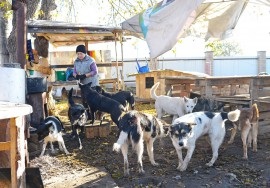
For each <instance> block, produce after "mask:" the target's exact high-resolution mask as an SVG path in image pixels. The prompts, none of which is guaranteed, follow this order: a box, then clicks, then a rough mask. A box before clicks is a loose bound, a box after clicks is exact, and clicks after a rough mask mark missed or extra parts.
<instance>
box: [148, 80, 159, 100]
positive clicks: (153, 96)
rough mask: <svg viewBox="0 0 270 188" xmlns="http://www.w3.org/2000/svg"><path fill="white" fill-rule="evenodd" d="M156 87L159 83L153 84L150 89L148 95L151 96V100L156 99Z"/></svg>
mask: <svg viewBox="0 0 270 188" xmlns="http://www.w3.org/2000/svg"><path fill="white" fill-rule="evenodd" d="M158 86H159V82H157V83H155V84H154V85H153V86H152V87H151V89H150V95H151V98H152V99H157V97H158V96H157V94H156V90H157V88H158Z"/></svg>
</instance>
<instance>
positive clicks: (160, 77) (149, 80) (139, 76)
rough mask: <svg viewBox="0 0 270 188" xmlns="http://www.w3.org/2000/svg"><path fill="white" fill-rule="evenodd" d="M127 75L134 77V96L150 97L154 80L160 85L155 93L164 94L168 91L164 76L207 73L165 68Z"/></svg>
mask: <svg viewBox="0 0 270 188" xmlns="http://www.w3.org/2000/svg"><path fill="white" fill-rule="evenodd" d="M129 76H135V77H136V97H137V98H139V99H151V96H150V89H151V87H152V86H153V85H154V84H155V83H156V82H160V85H159V87H158V88H157V90H156V94H157V95H165V94H166V93H167V92H168V89H167V88H166V85H165V81H164V80H165V79H166V77H187V78H198V77H206V76H208V75H206V74H204V73H197V72H187V71H178V70H171V69H165V70H153V71H150V72H146V73H136V74H130V75H129Z"/></svg>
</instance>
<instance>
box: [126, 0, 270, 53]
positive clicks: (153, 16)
mask: <svg viewBox="0 0 270 188" xmlns="http://www.w3.org/2000/svg"><path fill="white" fill-rule="evenodd" d="M259 1H260V2H259ZM259 1H257V3H263V4H265V5H268V4H269V5H270V1H269V0H259ZM248 2H249V1H246V0H237V1H215V2H213V1H204V0H163V1H161V2H160V3H158V4H157V5H156V6H154V7H151V8H149V9H147V10H145V11H143V12H141V13H140V14H138V15H135V16H134V17H132V18H130V19H128V20H126V21H124V22H123V23H122V29H124V30H128V31H130V32H131V34H133V35H134V36H137V37H140V38H144V39H145V40H146V42H147V44H148V47H149V50H150V57H151V58H156V57H158V56H159V55H162V54H163V53H165V52H167V51H168V50H170V49H171V48H172V47H173V46H174V45H175V44H176V42H177V41H178V40H179V39H180V38H181V37H185V36H187V35H189V34H191V33H192V32H194V31H196V32H198V31H199V32H200V33H199V34H198V33H195V34H196V35H199V36H200V37H204V38H205V39H206V40H208V39H209V38H219V39H225V38H226V37H228V36H229V34H230V32H231V31H232V30H233V29H234V28H235V26H236V24H237V22H238V20H239V18H240V16H241V14H242V12H243V11H244V9H245V7H246V6H247V4H248Z"/></svg>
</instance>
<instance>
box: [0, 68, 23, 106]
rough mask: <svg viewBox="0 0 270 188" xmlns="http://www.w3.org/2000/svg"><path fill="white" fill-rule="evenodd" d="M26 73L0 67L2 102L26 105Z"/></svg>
mask: <svg viewBox="0 0 270 188" xmlns="http://www.w3.org/2000/svg"><path fill="white" fill-rule="evenodd" d="M25 80H26V77H25V71H24V70H23V69H21V68H8V67H0V101H7V102H14V103H22V104H25V90H26V87H25Z"/></svg>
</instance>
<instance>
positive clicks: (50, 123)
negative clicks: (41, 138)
mask: <svg viewBox="0 0 270 188" xmlns="http://www.w3.org/2000/svg"><path fill="white" fill-rule="evenodd" d="M52 125H53V124H52V122H49V123H45V127H46V128H49V127H50V126H52Z"/></svg>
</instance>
